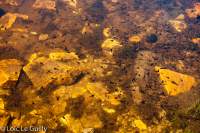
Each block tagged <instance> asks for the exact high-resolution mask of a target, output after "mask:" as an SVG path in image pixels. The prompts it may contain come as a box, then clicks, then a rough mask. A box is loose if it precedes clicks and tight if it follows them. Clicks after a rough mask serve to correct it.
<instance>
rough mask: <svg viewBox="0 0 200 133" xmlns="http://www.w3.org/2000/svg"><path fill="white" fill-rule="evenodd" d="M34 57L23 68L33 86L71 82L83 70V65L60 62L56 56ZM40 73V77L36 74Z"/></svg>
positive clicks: (39, 86)
mask: <svg viewBox="0 0 200 133" xmlns="http://www.w3.org/2000/svg"><path fill="white" fill-rule="evenodd" d="M50 57H51V58H47V57H38V58H37V57H36V58H33V59H31V62H29V63H28V64H27V65H26V66H25V67H24V68H23V70H24V71H25V72H26V74H27V75H28V77H29V78H30V80H31V81H32V83H33V85H34V86H35V87H38V88H41V87H46V86H47V85H48V84H50V83H52V82H54V83H55V84H72V83H73V82H74V80H76V79H75V78H76V77H77V76H78V75H80V74H81V73H82V71H84V69H86V68H84V67H81V66H79V64H78V63H77V62H68V63H65V62H61V61H59V60H55V59H58V57H55V56H52V55H51V56H50ZM38 75H40V77H39V76H38Z"/></svg>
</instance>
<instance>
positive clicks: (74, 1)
mask: <svg viewBox="0 0 200 133" xmlns="http://www.w3.org/2000/svg"><path fill="white" fill-rule="evenodd" d="M64 1H66V2H67V3H68V4H69V5H70V6H72V7H74V8H76V6H77V1H76V0H64Z"/></svg>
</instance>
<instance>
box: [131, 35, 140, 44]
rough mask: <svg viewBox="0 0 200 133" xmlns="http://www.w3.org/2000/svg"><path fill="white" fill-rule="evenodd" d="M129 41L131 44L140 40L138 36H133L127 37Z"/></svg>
mask: <svg viewBox="0 0 200 133" xmlns="http://www.w3.org/2000/svg"><path fill="white" fill-rule="evenodd" d="M129 41H130V42H132V43H139V42H140V41H141V38H140V37H139V36H138V35H133V36H131V37H129Z"/></svg>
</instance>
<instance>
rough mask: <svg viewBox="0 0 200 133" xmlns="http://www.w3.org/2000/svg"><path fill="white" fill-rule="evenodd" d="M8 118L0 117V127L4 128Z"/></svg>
mask: <svg viewBox="0 0 200 133" xmlns="http://www.w3.org/2000/svg"><path fill="white" fill-rule="evenodd" d="M9 118H10V116H1V117H0V127H6V126H7V123H8V121H9Z"/></svg>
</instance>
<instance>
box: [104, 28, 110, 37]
mask: <svg viewBox="0 0 200 133" xmlns="http://www.w3.org/2000/svg"><path fill="white" fill-rule="evenodd" d="M103 35H104V36H105V37H110V36H111V31H110V28H105V29H103Z"/></svg>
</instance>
